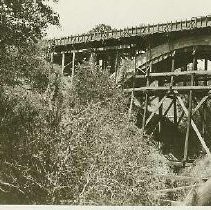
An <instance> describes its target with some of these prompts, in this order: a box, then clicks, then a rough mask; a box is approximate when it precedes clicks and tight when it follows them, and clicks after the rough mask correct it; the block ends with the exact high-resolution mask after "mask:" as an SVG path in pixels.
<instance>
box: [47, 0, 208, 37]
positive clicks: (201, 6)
mask: <svg viewBox="0 0 211 210" xmlns="http://www.w3.org/2000/svg"><path fill="white" fill-rule="evenodd" d="M54 9H55V10H56V11H57V12H58V13H59V14H60V18H61V20H60V22H61V26H62V28H61V29H58V28H51V29H49V30H48V37H61V36H69V35H75V34H81V33H83V32H87V31H89V30H90V29H92V28H93V27H94V26H96V25H97V24H100V23H104V24H108V25H111V26H112V27H114V28H124V27H127V26H138V25H140V24H141V23H144V24H147V23H158V22H167V21H171V20H172V21H173V20H176V19H177V20H180V19H185V18H190V17H194V16H203V15H208V14H210V15H211V0H59V3H58V4H57V5H56V6H54Z"/></svg>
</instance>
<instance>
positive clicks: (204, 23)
mask: <svg viewBox="0 0 211 210" xmlns="http://www.w3.org/2000/svg"><path fill="white" fill-rule="evenodd" d="M206 27H211V15H209V16H202V17H193V18H191V19H190V20H181V21H175V22H169V23H162V24H152V25H145V26H141V27H131V28H125V29H120V30H111V31H107V32H97V33H92V34H82V35H77V36H69V37H63V38H61V39H51V40H46V41H47V45H57V46H58V45H68V44H69V45H71V44H80V43H86V42H94V41H103V40H109V39H121V38H126V37H132V36H133V37H135V36H146V35H149V34H155V33H165V32H173V31H182V30H191V29H194V28H206Z"/></svg>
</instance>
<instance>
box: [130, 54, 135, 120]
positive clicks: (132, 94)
mask: <svg viewBox="0 0 211 210" xmlns="http://www.w3.org/2000/svg"><path fill="white" fill-rule="evenodd" d="M135 76H136V52H135V57H134V72H133V91H132V93H131V101H130V108H129V112H128V116H129V120H130V119H131V115H132V108H133V101H134V87H135Z"/></svg>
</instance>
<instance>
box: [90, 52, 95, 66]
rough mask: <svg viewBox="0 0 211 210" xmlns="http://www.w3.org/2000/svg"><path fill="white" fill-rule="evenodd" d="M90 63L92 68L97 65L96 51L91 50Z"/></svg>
mask: <svg viewBox="0 0 211 210" xmlns="http://www.w3.org/2000/svg"><path fill="white" fill-rule="evenodd" d="M89 64H90V66H91V68H94V67H95V64H96V53H95V52H91V54H90V58H89Z"/></svg>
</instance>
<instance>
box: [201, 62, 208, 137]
mask: <svg viewBox="0 0 211 210" xmlns="http://www.w3.org/2000/svg"><path fill="white" fill-rule="evenodd" d="M207 67H208V60H207V59H205V60H204V69H205V71H207ZM204 86H207V80H205V81H204ZM206 109H207V103H206V101H205V102H204V104H203V112H202V115H203V116H202V118H203V119H202V137H203V138H204V141H206V133H207V128H206V124H207V113H206Z"/></svg>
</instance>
